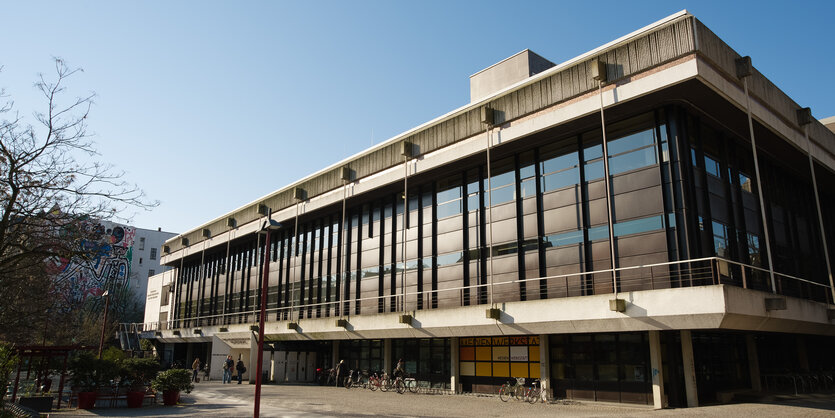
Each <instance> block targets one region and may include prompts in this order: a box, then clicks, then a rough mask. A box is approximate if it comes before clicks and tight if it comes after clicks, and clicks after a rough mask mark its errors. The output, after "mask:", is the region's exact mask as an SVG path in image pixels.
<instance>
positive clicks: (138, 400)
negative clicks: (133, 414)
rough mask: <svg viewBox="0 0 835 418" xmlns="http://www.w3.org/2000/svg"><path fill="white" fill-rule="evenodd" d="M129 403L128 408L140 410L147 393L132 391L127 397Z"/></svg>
mask: <svg viewBox="0 0 835 418" xmlns="http://www.w3.org/2000/svg"><path fill="white" fill-rule="evenodd" d="M126 397H127V401H128V408H140V407H142V401H144V400H145V392H144V391H138V390H136V391H130V392H128V393H127V395H126Z"/></svg>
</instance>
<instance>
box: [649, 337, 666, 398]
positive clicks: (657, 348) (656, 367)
mask: <svg viewBox="0 0 835 418" xmlns="http://www.w3.org/2000/svg"><path fill="white" fill-rule="evenodd" d="M649 362H650V375H651V376H652V402H653V406H654V407H655V409H661V408H664V399H663V397H664V369H663V368H662V366H661V332H660V331H649Z"/></svg>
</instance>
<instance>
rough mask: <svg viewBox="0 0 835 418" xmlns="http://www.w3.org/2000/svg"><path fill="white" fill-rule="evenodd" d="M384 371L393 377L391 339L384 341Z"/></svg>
mask: <svg viewBox="0 0 835 418" xmlns="http://www.w3.org/2000/svg"><path fill="white" fill-rule="evenodd" d="M383 371H384V372H386V373H387V374H389V375H391V338H386V339H384V340H383Z"/></svg>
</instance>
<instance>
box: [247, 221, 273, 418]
mask: <svg viewBox="0 0 835 418" xmlns="http://www.w3.org/2000/svg"><path fill="white" fill-rule="evenodd" d="M271 216H272V211H270V214H269V215H267V238H266V239H265V242H264V257H263V258H262V260H264V267H263V270H264V277H263V278H262V279H261V318H260V320H259V322H258V362H257V364H256V365H255V373H256V374H255V412H254V413H253V414H252V416H253V417H254V418H258V417H259V414H260V412H261V369H262V368H263V364H262V363H263V360H264V323H265V321H266V316H267V282H268V281H269V277H270V260H269V258H268V257H269V254H270V227H269V222H270V217H271Z"/></svg>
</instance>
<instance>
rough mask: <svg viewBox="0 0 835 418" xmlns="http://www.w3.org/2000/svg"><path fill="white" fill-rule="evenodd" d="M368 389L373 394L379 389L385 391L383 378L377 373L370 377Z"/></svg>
mask: <svg viewBox="0 0 835 418" xmlns="http://www.w3.org/2000/svg"><path fill="white" fill-rule="evenodd" d="M368 388H369V389H371V391H372V392H373V391H375V390H377V389H378V388H379V389H380V390H381V391H382V390H384V389H383V379H382V377H381V376H379V375H378V374H377V373H374V374H372V375H371V376H369V377H368Z"/></svg>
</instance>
